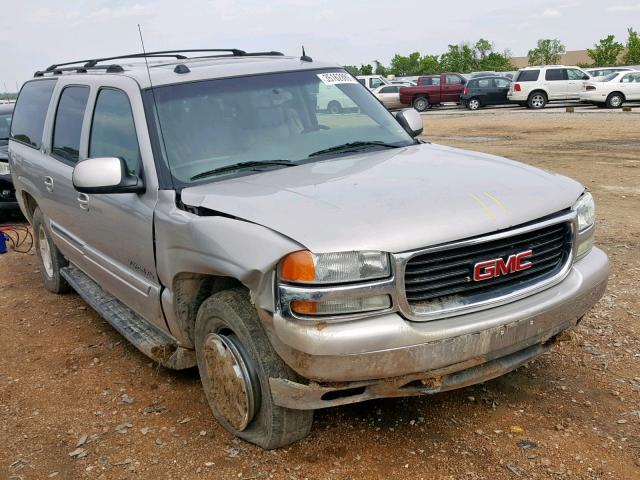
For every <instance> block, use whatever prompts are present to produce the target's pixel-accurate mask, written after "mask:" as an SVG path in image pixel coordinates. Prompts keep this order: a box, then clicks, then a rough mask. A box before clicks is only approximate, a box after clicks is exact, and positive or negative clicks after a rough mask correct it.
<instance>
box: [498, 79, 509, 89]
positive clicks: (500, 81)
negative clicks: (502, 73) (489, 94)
mask: <svg viewBox="0 0 640 480" xmlns="http://www.w3.org/2000/svg"><path fill="white" fill-rule="evenodd" d="M494 82H495V84H496V87H497V88H509V85H511V82H510V81H509V80H505V79H504V78H496V79H494Z"/></svg>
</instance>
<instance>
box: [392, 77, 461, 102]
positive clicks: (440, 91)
mask: <svg viewBox="0 0 640 480" xmlns="http://www.w3.org/2000/svg"><path fill="white" fill-rule="evenodd" d="M465 83H467V81H466V80H465V78H464V77H463V76H462V75H460V74H459V73H441V74H440V75H427V76H424V77H418V85H417V86H415V87H401V88H400V103H402V104H403V105H408V106H412V107H413V108H415V109H416V110H418V111H419V112H424V111H425V110H427V109H429V108H431V106H432V105H439V104H440V103H444V102H455V103H460V95H462V92H463V91H464V85H465Z"/></svg>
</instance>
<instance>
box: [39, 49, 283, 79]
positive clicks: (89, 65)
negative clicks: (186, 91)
mask: <svg viewBox="0 0 640 480" xmlns="http://www.w3.org/2000/svg"><path fill="white" fill-rule="evenodd" d="M211 52H217V53H223V52H226V53H225V54H223V55H208V56H202V55H200V56H196V57H187V56H186V55H183V54H184V53H211ZM262 55H272V56H282V55H284V54H283V53H281V52H275V51H271V52H245V51H244V50H239V49H237V48H195V49H190V50H163V51H158V52H147V53H132V54H130V55H118V56H116V57H103V58H94V59H89V60H76V61H74V62H66V63H56V64H53V65H50V66H49V67H47V69H46V70H38V71H37V72H35V74H34V75H33V76H34V77H43V76H44V75H45V74H48V73H51V74H53V75H60V74H61V73H62V72H66V71H76V72H77V73H87V71H88V70H105V71H106V72H107V73H120V72H123V71H124V69H123V68H122V67H121V66H120V65H117V64H111V65H98V63H101V62H106V61H110V60H123V59H127V58H158V57H173V58H176V59H178V60H186V59H188V58H215V57H227V56H232V57H243V56H262ZM77 64H83V65H81V66H80V65H78V66H75V67H70V66H69V65H77ZM60 67H66V68H60Z"/></svg>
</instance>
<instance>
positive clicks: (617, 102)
mask: <svg viewBox="0 0 640 480" xmlns="http://www.w3.org/2000/svg"><path fill="white" fill-rule="evenodd" d="M623 103H624V97H623V96H622V94H621V93H612V94H611V95H609V96H608V97H607V103H606V105H607V108H620V107H621V106H622V104H623Z"/></svg>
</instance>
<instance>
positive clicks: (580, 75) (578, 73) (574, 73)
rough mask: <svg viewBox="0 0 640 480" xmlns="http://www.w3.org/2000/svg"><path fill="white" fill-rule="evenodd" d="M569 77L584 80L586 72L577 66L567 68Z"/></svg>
mask: <svg viewBox="0 0 640 480" xmlns="http://www.w3.org/2000/svg"><path fill="white" fill-rule="evenodd" d="M567 77H568V78H569V80H584V77H585V73H584V72H583V71H582V70H578V69H577V68H569V69H567Z"/></svg>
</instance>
